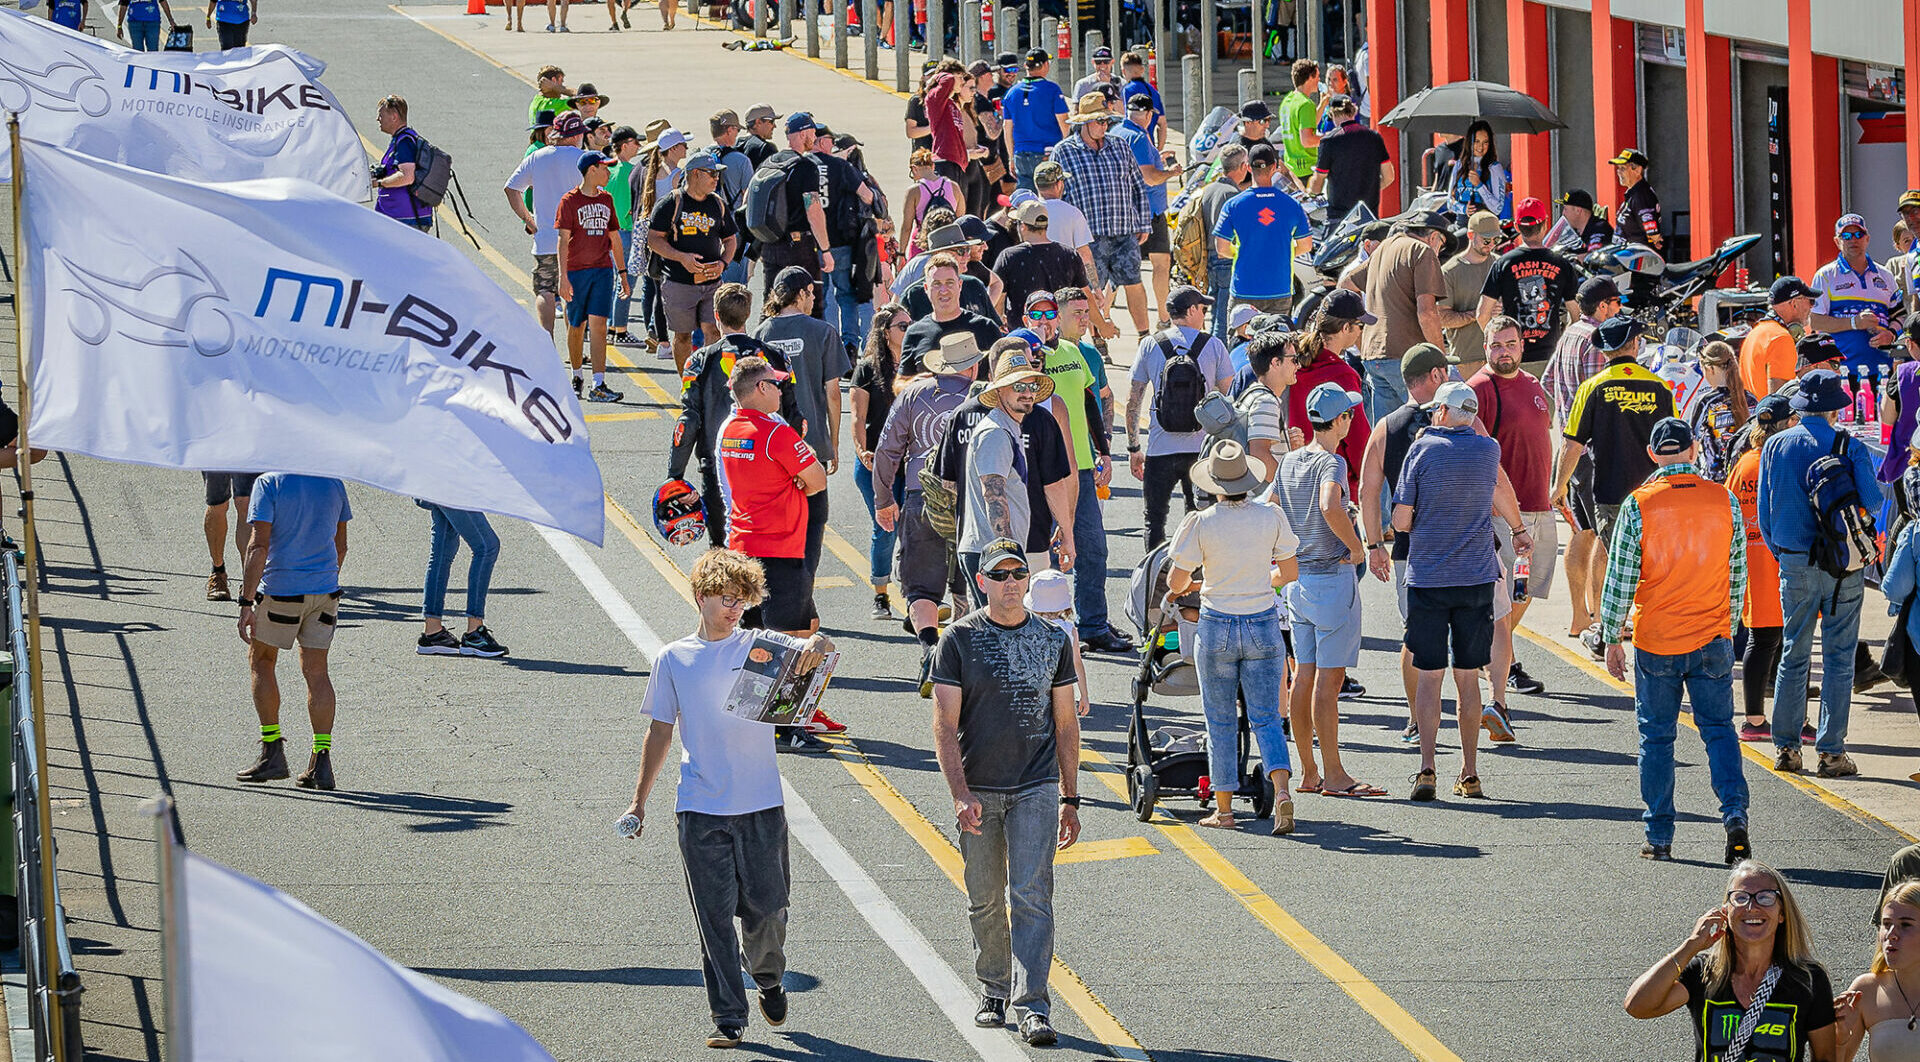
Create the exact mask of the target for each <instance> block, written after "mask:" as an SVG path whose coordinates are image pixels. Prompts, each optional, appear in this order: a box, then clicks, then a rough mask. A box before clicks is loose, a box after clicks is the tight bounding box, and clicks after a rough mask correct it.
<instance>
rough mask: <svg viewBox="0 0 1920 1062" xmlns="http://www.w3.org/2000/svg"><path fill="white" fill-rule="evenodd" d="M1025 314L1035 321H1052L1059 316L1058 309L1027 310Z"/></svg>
mask: <svg viewBox="0 0 1920 1062" xmlns="http://www.w3.org/2000/svg"><path fill="white" fill-rule="evenodd" d="M1027 316H1028V317H1031V318H1033V319H1034V320H1036V321H1054V320H1058V319H1059V317H1060V311H1059V310H1028V311H1027Z"/></svg>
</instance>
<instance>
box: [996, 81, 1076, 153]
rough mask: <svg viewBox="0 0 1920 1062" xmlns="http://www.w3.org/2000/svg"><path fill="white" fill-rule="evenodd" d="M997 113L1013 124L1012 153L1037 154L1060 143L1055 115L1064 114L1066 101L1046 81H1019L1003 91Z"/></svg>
mask: <svg viewBox="0 0 1920 1062" xmlns="http://www.w3.org/2000/svg"><path fill="white" fill-rule="evenodd" d="M1000 109H1001V110H1002V111H1004V112H1005V113H1006V118H1007V121H1009V122H1012V123H1013V150H1014V151H1015V152H1019V153H1038V152H1042V151H1045V150H1047V149H1048V148H1050V147H1052V146H1053V145H1055V144H1057V143H1059V142H1060V119H1058V118H1056V117H1055V115H1060V114H1065V113H1067V97H1066V96H1065V95H1064V94H1062V93H1061V91H1060V86H1058V85H1056V84H1054V83H1053V82H1051V81H1048V80H1047V79H1046V78H1044V77H1029V78H1024V79H1022V80H1021V82H1020V83H1019V84H1017V85H1015V86H1013V87H1012V88H1010V89H1008V90H1007V95H1006V98H1004V99H1002V100H1001V101H1000Z"/></svg>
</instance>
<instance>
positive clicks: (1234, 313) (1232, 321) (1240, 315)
mask: <svg viewBox="0 0 1920 1062" xmlns="http://www.w3.org/2000/svg"><path fill="white" fill-rule="evenodd" d="M1258 316H1260V311H1259V310H1256V309H1254V308H1253V307H1251V306H1248V305H1247V304H1246V303H1244V302H1243V303H1240V304H1239V305H1237V306H1235V307H1234V308H1233V309H1232V310H1231V311H1229V312H1228V314H1227V330H1228V331H1233V330H1235V329H1240V328H1245V327H1246V326H1248V325H1250V324H1252V323H1253V319H1254V318H1256V317H1258Z"/></svg>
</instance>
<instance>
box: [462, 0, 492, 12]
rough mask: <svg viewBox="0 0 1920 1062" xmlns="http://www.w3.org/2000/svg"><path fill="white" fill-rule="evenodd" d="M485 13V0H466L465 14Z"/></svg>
mask: <svg viewBox="0 0 1920 1062" xmlns="http://www.w3.org/2000/svg"><path fill="white" fill-rule="evenodd" d="M486 13H487V0H467V14H469V15H484V14H486Z"/></svg>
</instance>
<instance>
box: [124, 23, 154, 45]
mask: <svg viewBox="0 0 1920 1062" xmlns="http://www.w3.org/2000/svg"><path fill="white" fill-rule="evenodd" d="M127 47H129V48H132V49H133V50H134V51H136V52H157V51H159V50H160V23H159V21H158V20H155V21H153V22H136V21H134V20H133V19H128V20H127Z"/></svg>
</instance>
